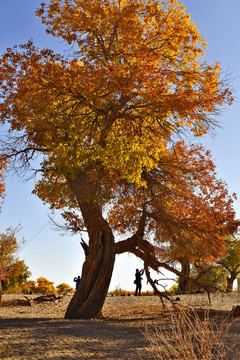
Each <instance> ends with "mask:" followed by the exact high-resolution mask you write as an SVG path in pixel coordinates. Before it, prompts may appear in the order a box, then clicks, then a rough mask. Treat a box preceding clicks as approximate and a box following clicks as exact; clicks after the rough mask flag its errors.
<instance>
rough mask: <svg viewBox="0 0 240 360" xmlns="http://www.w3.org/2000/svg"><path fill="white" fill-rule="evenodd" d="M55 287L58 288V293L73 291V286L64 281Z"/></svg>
mask: <svg viewBox="0 0 240 360" xmlns="http://www.w3.org/2000/svg"><path fill="white" fill-rule="evenodd" d="M56 289H57V290H58V292H59V293H63V292H64V293H65V292H69V293H73V291H74V290H73V288H72V287H71V286H70V285H68V284H65V283H62V284H59V285H57V286H56Z"/></svg>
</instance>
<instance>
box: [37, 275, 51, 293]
mask: <svg viewBox="0 0 240 360" xmlns="http://www.w3.org/2000/svg"><path fill="white" fill-rule="evenodd" d="M53 284H54V282H53V281H49V280H47V279H46V278H44V277H39V278H38V279H37V282H36V286H35V289H34V292H39V293H54V292H55V288H54V286H53Z"/></svg>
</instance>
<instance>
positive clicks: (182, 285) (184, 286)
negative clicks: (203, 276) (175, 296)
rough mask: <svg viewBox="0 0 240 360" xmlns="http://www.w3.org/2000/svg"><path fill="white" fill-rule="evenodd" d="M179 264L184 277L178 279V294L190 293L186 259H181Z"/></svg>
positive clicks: (188, 264)
mask: <svg viewBox="0 0 240 360" xmlns="http://www.w3.org/2000/svg"><path fill="white" fill-rule="evenodd" d="M179 262H180V264H181V273H182V274H183V275H184V277H181V276H180V277H179V287H178V292H179V294H184V293H188V292H189V291H190V279H189V276H190V263H189V260H188V259H187V258H182V259H181V260H180V261H179Z"/></svg>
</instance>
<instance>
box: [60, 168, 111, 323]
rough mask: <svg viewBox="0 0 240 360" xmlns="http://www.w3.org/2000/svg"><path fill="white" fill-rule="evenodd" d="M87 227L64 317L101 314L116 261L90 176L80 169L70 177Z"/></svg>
mask: <svg viewBox="0 0 240 360" xmlns="http://www.w3.org/2000/svg"><path fill="white" fill-rule="evenodd" d="M69 183H70V186H71V189H72V191H73V192H74V194H75V196H76V198H77V200H78V203H79V206H80V208H81V211H82V216H83V218H84V221H85V225H86V227H87V231H88V237H89V245H88V252H87V253H85V254H86V258H85V262H84V264H83V267H82V275H81V280H80V282H79V284H78V287H77V290H76V292H75V294H74V296H73V298H72V300H71V302H70V304H69V306H68V308H67V311H66V314H65V318H66V319H90V318H96V317H99V316H100V315H101V310H102V306H103V304H104V301H105V298H106V295H107V291H108V288H109V284H110V281H111V277H112V272H113V266H114V261H115V243H114V237H113V234H112V231H111V229H110V227H109V225H108V223H107V221H106V220H105V219H104V218H103V216H102V210H101V204H99V203H98V201H97V189H96V185H95V183H94V182H92V181H91V177H90V176H88V175H87V174H86V173H82V174H81V175H80V176H79V177H78V178H77V179H76V180H73V181H70V182H69Z"/></svg>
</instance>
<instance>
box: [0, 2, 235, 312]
mask: <svg viewBox="0 0 240 360" xmlns="http://www.w3.org/2000/svg"><path fill="white" fill-rule="evenodd" d="M37 16H38V17H40V18H41V19H42V22H43V24H44V25H46V31H47V32H48V33H49V34H51V35H53V36H57V37H59V38H62V39H63V40H64V41H66V42H67V43H68V44H69V46H70V49H71V50H72V54H71V56H69V58H65V57H64V56H61V55H57V54H54V52H53V51H51V50H48V49H44V50H39V49H38V48H36V47H35V46H34V45H33V43H32V42H28V43H27V44H26V45H22V46H20V49H18V48H13V49H8V50H7V52H6V53H5V54H4V55H3V56H2V58H1V65H0V81H1V95H0V96H1V105H0V119H1V122H2V123H3V124H5V123H8V124H9V129H10V133H9V139H5V147H4V149H5V153H6V154H7V155H6V156H7V157H10V158H12V160H14V159H15V160H17V161H20V165H19V166H20V167H23V166H24V167H27V165H30V164H31V160H32V159H34V158H35V156H37V155H38V154H40V155H41V157H42V161H41V169H40V170H41V172H42V179H41V180H40V181H39V182H38V184H37V186H36V189H35V193H36V194H37V195H38V196H39V197H40V198H41V199H42V200H43V201H45V202H48V203H49V204H50V206H51V207H52V208H53V209H57V208H61V209H66V208H69V211H66V212H65V213H64V217H65V218H66V220H68V221H69V222H70V224H71V226H75V227H76V228H78V229H80V230H81V229H82V228H83V227H85V228H86V229H87V232H88V244H87V243H85V242H82V245H83V248H84V250H85V255H86V259H85V262H84V264H83V268H82V276H81V281H80V283H79V286H78V289H77V291H76V293H75V295H74V297H73V299H72V301H71V303H70V305H69V308H68V310H67V313H66V317H67V318H91V317H96V316H98V315H99V314H100V311H101V308H102V305H103V303H104V300H105V296H106V293H107V290H108V286H109V283H110V280H111V275H112V270H113V266H114V260H115V254H116V253H122V252H124V251H131V252H133V253H135V254H136V255H137V256H139V257H141V258H143V260H147V258H148V265H149V266H151V267H152V268H155V269H157V268H158V266H159V265H160V264H161V263H160V262H158V261H157V257H156V254H155V250H154V249H153V246H152V244H151V242H150V241H148V239H147V238H146V236H145V228H146V219H147V217H148V216H149V214H150V213H149V212H147V210H148V209H146V206H144V205H143V206H142V207H141V208H140V211H139V212H138V215H137V221H136V222H135V223H134V225H133V226H132V229H133V232H132V234H131V236H130V237H129V238H128V239H126V240H125V241H124V240H123V241H121V242H118V243H117V244H116V243H115V238H114V234H113V230H112V225H110V220H108V219H107V218H106V216H104V211H103V207H104V205H105V204H107V203H108V202H109V201H110V200H113V199H117V198H118V195H119V196H120V195H121V191H123V189H131V187H133V188H134V189H140V190H139V191H140V193H139V196H140V197H141V199H142V197H144V195H141V194H142V193H144V189H148V190H149V192H151V190H153V189H155V185H153V184H154V180H152V179H154V177H155V176H158V179H160V178H159V174H160V173H161V166H163V165H161V160H162V159H165V158H166V157H168V156H169V155H168V151H169V145H168V144H169V141H170V140H171V139H173V138H175V137H176V136H177V135H178V134H179V133H182V132H184V131H187V129H189V130H191V131H192V132H193V133H194V134H195V135H196V136H201V135H202V134H205V133H206V132H208V130H210V129H211V128H212V127H213V126H214V124H215V122H214V120H213V119H214V117H213V115H216V113H217V111H218V108H219V107H220V106H221V105H222V104H223V103H227V102H229V103H231V101H232V96H231V93H230V92H229V90H228V89H226V88H224V86H223V84H222V82H221V80H220V79H219V71H220V67H219V64H218V63H216V64H214V65H208V64H206V63H205V62H202V61H201V57H202V56H204V48H205V46H206V43H205V41H204V39H203V38H202V37H201V36H200V34H199V33H198V30H197V28H196V26H195V25H194V23H193V22H191V19H190V15H188V14H186V13H185V9H184V7H183V5H182V4H181V3H179V2H178V1H176V0H170V1H168V2H166V1H156V0H144V1H143V0H95V1H93V0H50V1H49V3H48V4H42V5H41V8H40V9H39V10H38V11H37ZM165 172H167V169H166V171H165ZM163 173H164V171H163ZM175 175H177V173H176V174H175ZM157 181H158V180H157ZM158 182H159V181H158ZM159 183H160V182H159ZM167 188H168V187H166V189H167ZM160 190H161V188H160ZM148 195H149V193H148ZM152 195H154V194H152ZM224 196H225V200H224V201H225V203H226V204H228V206H229V209H230V210H231V211H230V219H229V221H230V222H231V221H232V222H233V217H234V216H233V210H232V203H231V201H230V202H228V199H227V194H226V193H224ZM162 200H163V201H165V203H164V207H165V208H167V206H168V205H169V204H170V203H168V201H167V200H169V198H168V196H167V194H166V198H164V196H162ZM172 201H173V198H172ZM74 209H75V210H76V213H75V215H74V213H73V210H74ZM78 211H80V212H81V216H82V221H79V220H78V213H77V212H78ZM160 218H161V217H160V215H159V212H158V219H156V221H157V220H158V221H159V219H160ZM211 220H213V217H212V219H211ZM225 220H226V219H225ZM216 224H217V223H216ZM224 224H225V225H226V221H225V223H224ZM216 226H217V225H216ZM219 226H222V224H221V225H219ZM223 227H224V226H222V228H223ZM185 231H186V232H187V227H186V229H185ZM189 241H190V240H189ZM144 254H148V256H147V257H146V256H145V255H144ZM151 256H152V258H151V261H150V260H149V259H150V257H151Z"/></svg>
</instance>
